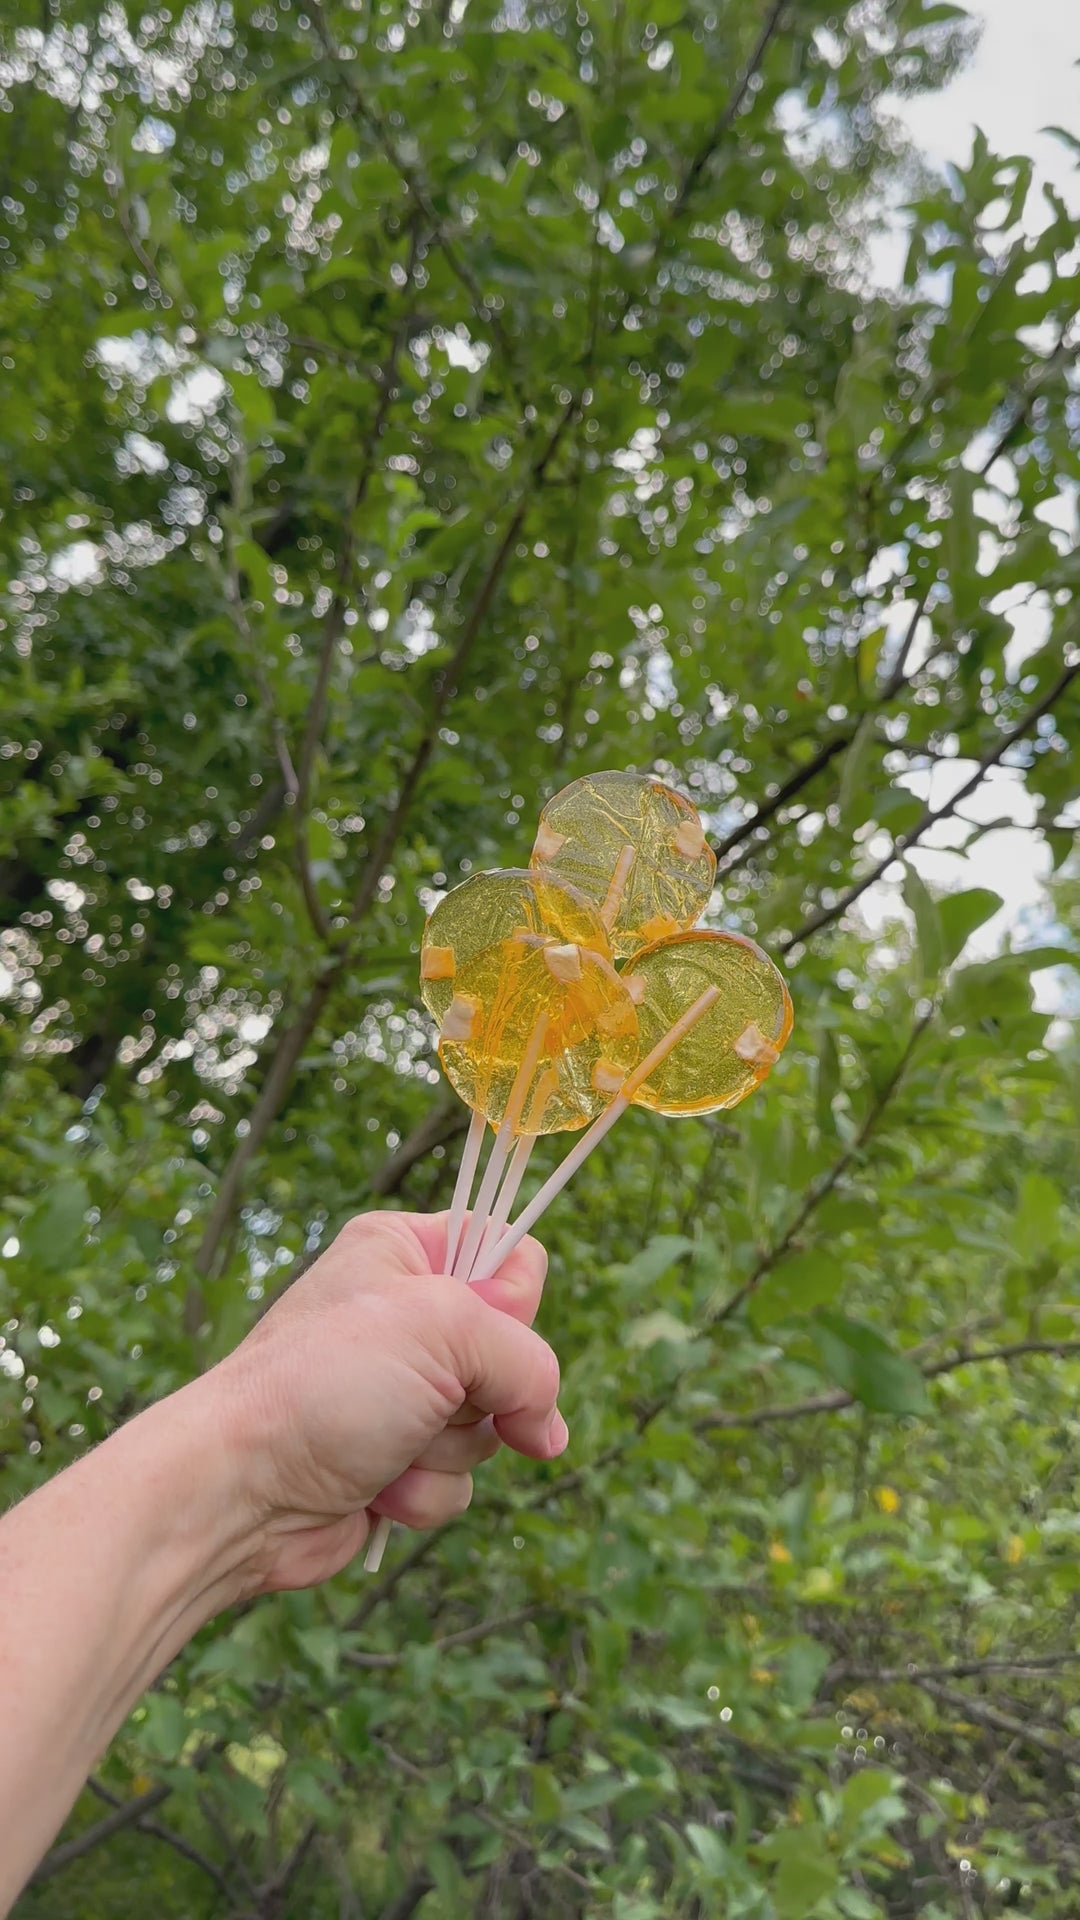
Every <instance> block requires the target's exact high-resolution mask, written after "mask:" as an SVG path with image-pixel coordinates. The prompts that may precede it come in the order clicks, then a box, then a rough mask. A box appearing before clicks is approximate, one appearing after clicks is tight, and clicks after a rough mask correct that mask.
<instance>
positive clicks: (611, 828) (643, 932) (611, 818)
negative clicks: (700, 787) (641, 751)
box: [532, 772, 716, 959]
mask: <svg viewBox="0 0 1080 1920" xmlns="http://www.w3.org/2000/svg"><path fill="white" fill-rule="evenodd" d="M532 865H533V866H534V867H535V868H536V869H537V870H538V871H541V872H549V873H553V874H558V876H559V877H560V878H561V879H563V880H568V881H570V883H571V884H572V885H573V886H575V887H578V888H580V890H581V892H582V893H584V894H586V895H587V896H588V898H589V899H590V900H591V901H593V903H594V904H595V906H596V908H597V910H598V912H599V914H600V918H601V920H602V921H603V922H604V925H605V926H606V927H607V929H608V932H609V934H610V937H611V945H612V950H613V952H614V953H615V955H616V957H617V958H618V959H625V958H626V956H627V955H628V954H632V953H636V952H637V951H638V950H639V949H640V948H641V947H644V946H648V945H649V944H650V943H651V942H653V941H655V940H659V939H663V938H666V937H667V936H668V935H670V934H674V933H678V932H679V931H680V929H681V928H683V927H690V926H692V925H693V923H694V921H695V920H696V919H697V918H698V915H699V914H700V913H701V911H702V909H703V908H704V907H705V906H706V905H707V903H708V899H709V895H710V894H711V892H712V888H713V880H714V877H715V874H716V856H715V854H714V853H713V851H712V848H711V847H710V846H709V845H708V844H707V842H706V839H705V835H704V832H703V830H702V826H701V821H700V819H699V817H698V813H697V809H696V807H694V806H692V805H691V803H690V801H689V800H685V799H684V798H683V796H682V794H681V793H676V792H675V791H674V789H673V788H671V787H666V786H664V784H663V782H662V781H660V780H653V779H650V778H649V777H648V776H647V775H645V774H639V773H617V772H614V773H589V774H585V775H584V776H583V777H582V779H580V780H575V781H573V782H572V784H571V785H570V786H568V787H564V788H563V789H562V792H561V793H557V794H555V796H554V798H553V799H551V800H549V801H548V803H547V805H546V807H545V808H544V810H543V812H542V814H541V815H540V825H539V828H538V831H537V835H536V844H535V845H534V847H533V850H532Z"/></svg>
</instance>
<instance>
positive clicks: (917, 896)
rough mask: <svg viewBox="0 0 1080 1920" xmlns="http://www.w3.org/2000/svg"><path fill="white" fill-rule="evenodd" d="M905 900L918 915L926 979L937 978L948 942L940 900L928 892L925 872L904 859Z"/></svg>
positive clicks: (917, 924) (917, 923)
mask: <svg viewBox="0 0 1080 1920" xmlns="http://www.w3.org/2000/svg"><path fill="white" fill-rule="evenodd" d="M904 900H905V902H906V904H907V906H908V907H909V908H910V909H911V912H912V913H913V915H914V917H915V936H916V939H917V941H918V946H919V958H920V960H921V961H922V971H923V978H924V980H935V979H936V978H937V976H938V974H939V973H940V972H941V970H942V968H943V966H944V964H945V941H944V937H943V934H942V928H941V916H940V914H939V912H938V903H937V901H936V900H935V899H934V897H933V895H932V894H931V893H930V892H929V891H928V889H927V887H926V885H925V882H924V881H923V879H922V877H921V875H920V874H919V873H917V872H916V870H915V868H914V867H913V866H912V865H911V864H910V862H908V861H905V862H904Z"/></svg>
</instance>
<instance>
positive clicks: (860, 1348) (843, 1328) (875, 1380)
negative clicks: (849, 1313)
mask: <svg viewBox="0 0 1080 1920" xmlns="http://www.w3.org/2000/svg"><path fill="white" fill-rule="evenodd" d="M812 1332H813V1337H814V1341H815V1344H816V1346H817V1349H818V1352H819V1353H820V1355H821V1359H822V1363H823V1365H824V1368H825V1371H826V1373H827V1375H828V1377H829V1379H830V1380H835V1382H836V1384H837V1386H840V1387H843V1388H844V1389H845V1391H846V1392H848V1393H850V1394H851V1395H852V1396H853V1398H854V1399H856V1400H858V1401H860V1402H861V1403H862V1405H863V1406H864V1407H868V1408H869V1409H870V1410H871V1412H873V1413H896V1414H901V1413H925V1412H926V1411H927V1410H928V1407H929V1400H928V1398H927V1392H926V1382H925V1381H924V1379H923V1377H922V1374H921V1373H920V1372H919V1369H918V1367H917V1366H915V1364H914V1362H913V1361H911V1360H905V1359H904V1357H903V1355H902V1354H898V1353H894V1352H893V1350H892V1348H891V1347H890V1346H889V1344H888V1341H886V1340H884V1339H883V1338H882V1336H881V1334H879V1333H878V1332H877V1331H876V1330H875V1328H873V1327H868V1326H866V1325H865V1324H864V1323H863V1322H862V1321H858V1320H849V1319H847V1318H846V1317H845V1316H843V1315H842V1314H836V1313H828V1312H823V1313H820V1314H819V1315H818V1317H817V1320H816V1322H815V1324H814V1326H813V1329H812Z"/></svg>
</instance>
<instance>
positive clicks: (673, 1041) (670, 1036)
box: [472, 987, 720, 1280]
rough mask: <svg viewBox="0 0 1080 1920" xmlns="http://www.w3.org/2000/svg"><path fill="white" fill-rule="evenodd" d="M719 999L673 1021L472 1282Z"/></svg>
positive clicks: (707, 997)
mask: <svg viewBox="0 0 1080 1920" xmlns="http://www.w3.org/2000/svg"><path fill="white" fill-rule="evenodd" d="M719 998H720V989H719V987H706V989H705V991H704V993H702V994H699V995H698V998H697V999H696V1000H695V1001H694V1004H693V1006H692V1007H688V1008H687V1010H686V1012H685V1013H684V1014H682V1015H681V1017H680V1018H679V1019H678V1020H676V1022H675V1025H674V1026H673V1027H669V1028H668V1031H667V1032H666V1033H665V1034H664V1035H663V1036H662V1038H661V1039H659V1040H658V1041H657V1043H656V1045H655V1047H654V1048H653V1049H652V1052H651V1053H647V1054H646V1055H645V1058H644V1060H642V1062H641V1064H640V1065H639V1066H636V1067H635V1068H634V1071H633V1073H630V1074H628V1075H627V1077H626V1079H625V1080H624V1081H623V1083H622V1090H621V1092H619V1093H617V1094H616V1096H615V1098H614V1100H613V1101H612V1102H611V1105H610V1107H606V1108H605V1109H604V1112H603V1113H602V1114H601V1115H600V1116H599V1118H598V1119H596V1120H594V1121H593V1123H592V1126H591V1127H589V1128H587V1129H586V1131H585V1132H584V1133H583V1134H582V1135H581V1137H580V1139H579V1140H578V1141H577V1143H576V1145H574V1146H572V1147H571V1149H570V1151H569V1153H568V1154H567V1156H566V1159H565V1160H564V1161H563V1162H562V1164H561V1165H560V1166H558V1167H556V1169H555V1171H554V1173H553V1174H552V1175H551V1176H550V1178H549V1179H547V1180H545V1182H544V1184H543V1186H542V1187H541V1188H540V1190H539V1192H538V1193H536V1194H534V1196H533V1198H532V1199H531V1200H530V1201H529V1204H528V1206H527V1207H525V1208H523V1209H522V1211H521V1213H519V1215H518V1217H517V1219H516V1220H515V1221H514V1224H513V1226H512V1227H511V1228H510V1229H509V1231H508V1232H506V1233H504V1234H503V1237H502V1239H501V1240H500V1241H499V1242H498V1244H497V1245H496V1246H494V1247H489V1248H487V1249H485V1251H484V1253H483V1254H482V1256H481V1258H480V1259H479V1260H478V1261H477V1263H476V1266H475V1268H474V1270H473V1274H472V1278H473V1279H474V1280H490V1279H491V1276H492V1274H493V1273H497V1272H498V1270H499V1268H500V1267H501V1265H502V1263H503V1261H504V1260H505V1259H506V1256H507V1254H508V1253H513V1251H514V1248H515V1247H516V1246H518V1245H519V1244H520V1242H521V1241H522V1240H524V1238H525V1235H526V1234H527V1233H529V1232H531V1230H532V1228H533V1227H534V1226H535V1225H536V1222H537V1221H538V1220H539V1218H540V1216H541V1214H542V1213H544V1212H546V1210H547V1208H548V1207H549V1206H550V1205H551V1202H552V1201H553V1200H554V1199H555V1198H556V1196H557V1195H558V1194H560V1193H561V1192H562V1190H563V1188H564V1187H565V1186H566V1185H567V1182H568V1181H570V1180H572V1179H573V1176H574V1174H575V1173H576V1172H577V1170H578V1168H579V1167H580V1166H581V1164H582V1161H584V1160H587V1159H588V1157H589V1155H590V1153H591V1152H592V1150H593V1148H594V1147H596V1146H599V1144H600V1141H601V1140H602V1139H603V1138H604V1135H605V1134H606V1133H610V1131H611V1129H612V1127H613V1126H614V1125H615V1122H616V1120H617V1119H618V1118H619V1116H620V1114H623V1113H625V1112H626V1109H627V1107H628V1106H629V1105H630V1102H631V1100H632V1099H633V1097H634V1094H635V1093H636V1092H637V1090H638V1088H639V1087H640V1086H642V1085H643V1084H644V1082H645V1081H646V1080H647V1079H648V1077H649V1075H650V1073H652V1072H654V1070H655V1069H656V1068H657V1067H658V1066H659V1065H660V1062H661V1060H666V1058H667V1056H668V1054H669V1053H670V1052H671V1050H672V1048H673V1047H677V1046H678V1044H679V1041H680V1040H682V1039H684V1038H685V1036H686V1035H687V1034H688V1033H689V1031H690V1029H691V1027H693V1026H696V1024H697V1022H698V1021H699V1020H700V1019H701V1016H702V1014H704V1013H707V1012H708V1010H709V1008H710V1007H711V1006H712V1005H713V1003H714V1001H716V1000H719Z"/></svg>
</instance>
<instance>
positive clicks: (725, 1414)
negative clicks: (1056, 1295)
mask: <svg viewBox="0 0 1080 1920" xmlns="http://www.w3.org/2000/svg"><path fill="white" fill-rule="evenodd" d="M1029 1353H1046V1354H1054V1355H1056V1356H1057V1357H1058V1358H1059V1359H1064V1357H1065V1355H1066V1354H1069V1353H1080V1339H1076V1340H1014V1341H1011V1342H1010V1343H1009V1344H1008V1345H1006V1346H1001V1347H961V1348H959V1349H958V1350H957V1351H956V1352H955V1353H953V1354H950V1355H949V1356H948V1357H947V1358H946V1359H944V1360H927V1361H926V1362H925V1363H924V1364H923V1365H922V1366H921V1367H920V1368H919V1372H920V1373H921V1374H922V1376H923V1379H924V1380H937V1379H940V1377H941V1375H942V1374H943V1373H955V1372H956V1371H957V1370H958V1368H960V1367H977V1366H982V1365H984V1364H985V1363H986V1362H988V1361H990V1360H1003V1361H1004V1360H1017V1359H1020V1358H1022V1356H1023V1355H1025V1354H1029ZM903 1357H904V1358H905V1359H911V1358H912V1354H911V1353H907V1354H905V1355H904V1356H903ZM855 1404H856V1400H855V1395H854V1394H853V1393H846V1392H845V1391H844V1390H843V1388H840V1387H837V1388H836V1389H835V1390H834V1391H833V1392H831V1393H816V1394H813V1395H812V1396H811V1397H810V1398H809V1399H807V1400H796V1401H793V1402H792V1403H791V1404H790V1405H788V1406H776V1407H750V1408H748V1409H746V1410H745V1411H743V1412H738V1413H735V1412H731V1411H730V1410H728V1409H727V1408H725V1409H723V1410H722V1411H721V1410H720V1409H718V1410H717V1411H716V1412H715V1413H706V1414H703V1415H702V1417H701V1419H700V1420H696V1421H695V1422H694V1430H695V1432H697V1433H715V1432H717V1431H719V1430H731V1429H736V1428H742V1427H767V1426H773V1425H775V1424H777V1423H778V1422H780V1421H786V1420H801V1419H803V1418H804V1416H805V1415H807V1414H815V1413H836V1412H838V1411H839V1410H840V1409H841V1408H843V1407H853V1406H855ZM1077 1657H1078V1658H1080V1655H1078V1656H1077Z"/></svg>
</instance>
